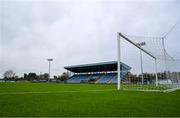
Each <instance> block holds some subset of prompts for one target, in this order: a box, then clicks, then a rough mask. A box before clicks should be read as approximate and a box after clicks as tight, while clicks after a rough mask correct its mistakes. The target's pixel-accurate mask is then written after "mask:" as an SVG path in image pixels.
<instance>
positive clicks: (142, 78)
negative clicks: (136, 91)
mask: <svg viewBox="0 0 180 118" xmlns="http://www.w3.org/2000/svg"><path fill="white" fill-rule="evenodd" d="M140 63H141V84H143V83H144V77H143V64H142V51H141V49H140Z"/></svg>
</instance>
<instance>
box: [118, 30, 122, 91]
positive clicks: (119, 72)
mask: <svg viewBox="0 0 180 118" xmlns="http://www.w3.org/2000/svg"><path fill="white" fill-rule="evenodd" d="M117 49H118V51H117V53H118V54H117V56H118V65H117V66H118V67H117V71H118V79H117V90H120V87H121V68H120V66H121V54H120V53H121V48H120V35H119V32H118V33H117Z"/></svg>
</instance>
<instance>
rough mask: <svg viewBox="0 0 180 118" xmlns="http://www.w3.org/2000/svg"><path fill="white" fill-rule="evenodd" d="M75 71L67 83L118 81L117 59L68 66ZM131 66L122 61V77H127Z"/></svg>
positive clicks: (67, 67)
mask: <svg viewBox="0 0 180 118" xmlns="http://www.w3.org/2000/svg"><path fill="white" fill-rule="evenodd" d="M64 68H65V69H66V70H68V71H70V72H72V73H74V75H73V76H71V77H69V79H68V80H67V83H117V61H111V62H102V63H94V64H84V65H75V66H66V67H64ZM130 70H131V67H129V66H128V65H126V64H124V63H122V62H121V73H122V74H121V75H122V76H121V79H124V78H125V75H126V74H127V72H129V71H130Z"/></svg>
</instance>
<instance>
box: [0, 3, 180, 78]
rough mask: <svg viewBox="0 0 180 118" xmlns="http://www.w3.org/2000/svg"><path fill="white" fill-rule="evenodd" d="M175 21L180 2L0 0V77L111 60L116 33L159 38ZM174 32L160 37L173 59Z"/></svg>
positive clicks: (179, 14) (179, 50)
mask: <svg viewBox="0 0 180 118" xmlns="http://www.w3.org/2000/svg"><path fill="white" fill-rule="evenodd" d="M178 19H180V0H144V1H143V0H49V1H48V0H0V26H1V27H0V76H2V75H3V73H4V71H6V70H8V69H12V70H14V71H15V72H16V73H17V75H23V73H29V72H36V73H40V72H42V73H45V72H48V63H47V60H46V59H47V58H53V59H54V61H53V63H52V75H54V74H60V73H62V72H63V71H65V70H64V69H63V67H64V66H67V65H76V64H84V63H96V62H102V61H112V60H116V59H117V51H116V49H117V44H116V42H117V40H116V37H117V36H116V34H117V32H123V33H125V34H132V35H140V36H142V35H143V36H163V35H164V34H165V33H166V32H167V31H168V30H169V29H170V28H171V27H172V26H173V25H174V23H175V22H176V21H177V20H178ZM179 31H180V29H178V27H176V29H175V30H174V32H172V34H171V36H169V37H167V39H168V40H166V41H165V43H166V47H167V48H168V52H169V53H170V54H171V55H172V56H174V55H175V56H176V57H178V58H180V48H179V46H180V39H179V37H180V32H179ZM174 42H175V43H174Z"/></svg>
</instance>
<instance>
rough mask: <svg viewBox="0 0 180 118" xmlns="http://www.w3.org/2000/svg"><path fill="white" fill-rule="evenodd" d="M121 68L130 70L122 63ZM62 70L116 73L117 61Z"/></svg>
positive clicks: (67, 67) (74, 66) (69, 67)
mask: <svg viewBox="0 0 180 118" xmlns="http://www.w3.org/2000/svg"><path fill="white" fill-rule="evenodd" d="M121 67H123V70H130V69H131V67H130V66H128V65H126V64H124V63H122V62H121ZM64 68H65V69H66V70H68V71H71V72H74V73H87V72H107V71H117V61H110V62H101V63H92V64H82V65H73V66H65V67H64Z"/></svg>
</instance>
